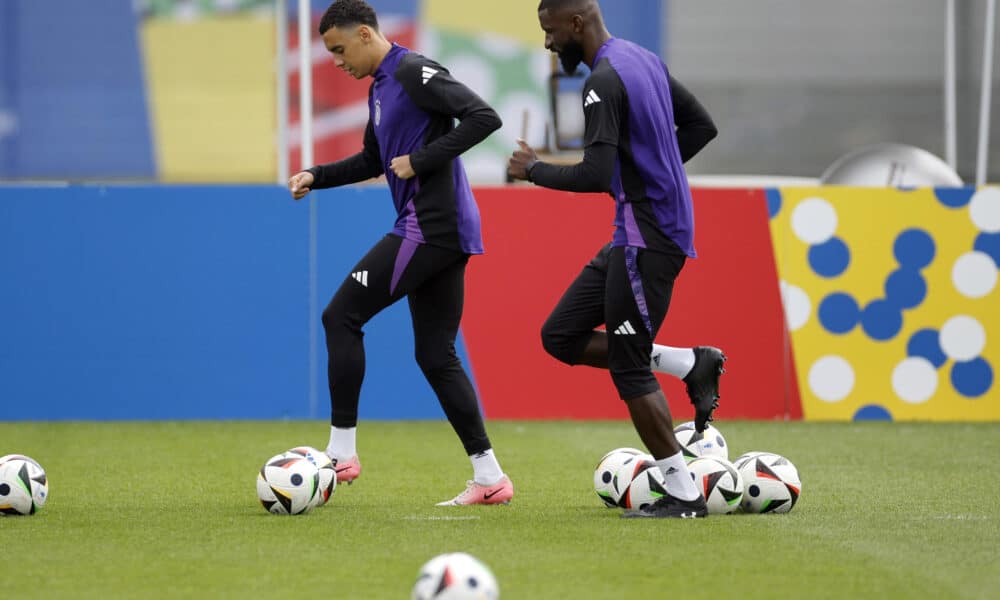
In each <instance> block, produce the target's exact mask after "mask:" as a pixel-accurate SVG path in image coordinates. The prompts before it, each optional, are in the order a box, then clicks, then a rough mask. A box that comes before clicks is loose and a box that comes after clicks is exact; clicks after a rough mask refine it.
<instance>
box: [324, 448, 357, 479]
mask: <svg viewBox="0 0 1000 600" xmlns="http://www.w3.org/2000/svg"><path fill="white" fill-rule="evenodd" d="M330 460H332V461H333V470H334V471H336V472H337V483H346V484H348V485H350V484H351V483H353V482H354V480H355V479H357V478H358V477H359V476H360V475H361V462H360V461H359V460H358V455H357V454H355V455H354V456H352V457H351V458H348V459H347V460H337V459H336V458H331V459H330Z"/></svg>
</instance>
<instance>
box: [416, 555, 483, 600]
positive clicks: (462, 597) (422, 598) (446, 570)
mask: <svg viewBox="0 0 1000 600" xmlns="http://www.w3.org/2000/svg"><path fill="white" fill-rule="evenodd" d="M410 598H411V600H497V599H498V598H500V586H499V585H497V579H496V577H494V576H493V572H492V571H490V569H489V567H487V566H486V565H485V564H483V562H482V561H480V560H479V559H477V558H476V557H474V556H472V555H470V554H466V553H464V552H452V553H449V554H441V555H439V556H435V557H434V558H432V559H430V560H429V561H427V563H426V564H425V565H424V566H422V567H420V573H419V574H418V575H417V582H416V583H415V584H414V585H413V593H412V594H411V595H410Z"/></svg>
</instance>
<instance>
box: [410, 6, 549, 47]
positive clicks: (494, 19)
mask: <svg viewBox="0 0 1000 600" xmlns="http://www.w3.org/2000/svg"><path fill="white" fill-rule="evenodd" d="M498 6H501V5H498V4H495V3H493V2H469V1H468V0H424V3H423V12H422V15H423V19H422V21H423V23H424V24H425V25H429V26H431V27H436V28H438V29H446V30H449V31H462V32H465V33H469V34H484V33H486V34H489V33H492V34H498V35H502V36H504V37H508V38H511V39H515V40H519V41H521V42H524V43H525V44H528V45H530V46H532V47H534V46H537V47H539V48H542V47H543V38H544V34H543V33H542V29H541V27H539V26H538V0H507V1H506V2H503V3H502V8H501V9H500V10H498V9H497V7H498Z"/></svg>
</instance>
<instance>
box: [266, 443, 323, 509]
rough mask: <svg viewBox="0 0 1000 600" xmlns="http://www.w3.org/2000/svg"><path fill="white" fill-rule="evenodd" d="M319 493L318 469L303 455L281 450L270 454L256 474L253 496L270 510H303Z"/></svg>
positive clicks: (311, 506) (314, 504)
mask: <svg viewBox="0 0 1000 600" xmlns="http://www.w3.org/2000/svg"><path fill="white" fill-rule="evenodd" d="M320 494H321V492H320V489H319V469H317V468H316V465H314V464H313V463H311V462H310V461H309V460H308V459H307V458H305V457H301V456H288V455H287V454H286V453H284V452H283V453H281V454H278V455H277V456H273V457H271V459H270V460H268V461H267V462H266V463H264V466H263V467H261V468H260V472H259V473H258V474H257V497H258V498H260V503H261V504H263V505H264V509H265V510H267V512H269V513H271V514H275V515H301V514H303V513H307V512H309V511H310V510H312V509H313V508H314V507H315V506H316V497H317V496H319V495H320Z"/></svg>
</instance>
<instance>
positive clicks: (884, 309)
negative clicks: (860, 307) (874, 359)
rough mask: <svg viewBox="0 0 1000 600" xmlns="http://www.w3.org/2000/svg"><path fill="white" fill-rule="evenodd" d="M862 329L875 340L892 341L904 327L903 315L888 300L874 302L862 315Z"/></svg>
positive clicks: (869, 304)
mask: <svg viewBox="0 0 1000 600" xmlns="http://www.w3.org/2000/svg"><path fill="white" fill-rule="evenodd" d="M861 327H862V328H863V329H864V330H865V333H866V334H867V335H868V337H870V338H872V339H873V340H876V341H879V342H884V341H886V340H891V339H892V338H894V337H896V334H898V333H899V330H900V329H902V327H903V314H902V313H901V312H900V311H899V309H898V308H897V307H895V306H893V304H892V303H891V302H889V301H888V300H873V301H871V302H869V303H868V306H866V307H865V310H864V311H863V312H862V313H861Z"/></svg>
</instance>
